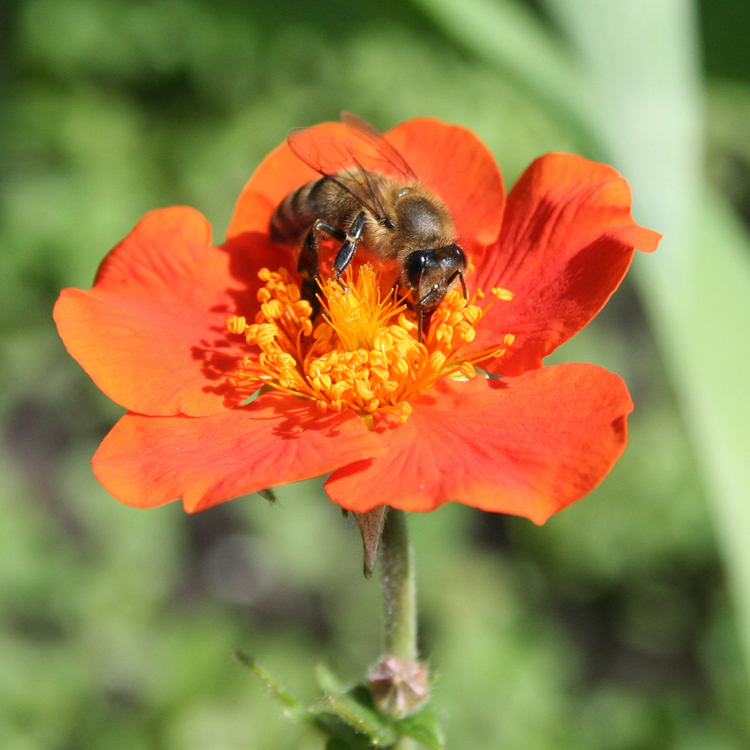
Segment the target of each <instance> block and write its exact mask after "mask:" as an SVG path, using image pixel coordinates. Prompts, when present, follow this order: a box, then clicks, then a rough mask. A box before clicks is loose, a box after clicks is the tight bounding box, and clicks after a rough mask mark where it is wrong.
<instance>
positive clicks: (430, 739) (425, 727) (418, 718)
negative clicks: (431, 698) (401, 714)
mask: <svg viewBox="0 0 750 750" xmlns="http://www.w3.org/2000/svg"><path fill="white" fill-rule="evenodd" d="M394 726H395V727H396V729H397V730H398V731H399V732H401V734H403V735H406V736H407V737H411V738H412V739H413V740H416V741H417V742H420V743H421V744H423V745H424V746H425V747H428V748H430V750H443V748H444V747H445V736H444V735H443V729H442V727H441V726H440V723H439V722H438V717H437V714H436V713H435V710H434V709H432V708H429V707H428V708H423V709H422V710H421V711H419V712H418V713H416V714H414V715H413V716H407V717H406V718H405V719H400V720H399V721H397V722H394Z"/></svg>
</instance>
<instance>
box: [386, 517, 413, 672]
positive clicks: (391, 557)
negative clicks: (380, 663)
mask: <svg viewBox="0 0 750 750" xmlns="http://www.w3.org/2000/svg"><path fill="white" fill-rule="evenodd" d="M380 554H381V560H382V566H383V594H384V598H385V653H386V654H389V655H392V656H398V657H399V658H400V659H408V660H409V661H416V659H417V587H416V579H415V575H414V553H413V550H412V546H411V544H410V543H409V533H408V530H407V528H406V513H404V511H402V510H396V509H395V508H389V509H388V512H387V514H386V517H385V524H384V526H383V536H382V539H381V542H380Z"/></svg>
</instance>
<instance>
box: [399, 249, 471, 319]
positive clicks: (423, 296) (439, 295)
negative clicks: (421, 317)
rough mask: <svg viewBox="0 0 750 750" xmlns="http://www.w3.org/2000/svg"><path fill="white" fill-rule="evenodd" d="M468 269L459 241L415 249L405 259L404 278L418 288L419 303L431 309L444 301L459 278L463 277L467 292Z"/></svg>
mask: <svg viewBox="0 0 750 750" xmlns="http://www.w3.org/2000/svg"><path fill="white" fill-rule="evenodd" d="M465 270H466V256H465V255H464V252H463V250H461V248H460V247H459V246H458V245H453V244H451V245H445V246H444V247H437V248H434V249H433V250H415V251H414V252H413V253H410V254H409V255H407V256H406V260H405V261H404V270H403V281H404V284H405V285H406V286H407V287H408V288H409V289H411V290H412V291H413V292H414V297H415V298H416V301H417V304H418V305H419V307H420V308H421V309H422V310H424V311H425V312H429V311H430V310H434V309H435V308H436V307H437V306H438V305H439V304H440V303H441V302H442V301H443V297H445V295H446V293H447V292H448V290H449V289H450V288H451V286H452V285H453V283H454V282H455V281H456V280H457V279H459V280H460V281H461V285H462V287H463V289H464V296H465V295H466V285H465V284H464V279H463V274H464V271H465Z"/></svg>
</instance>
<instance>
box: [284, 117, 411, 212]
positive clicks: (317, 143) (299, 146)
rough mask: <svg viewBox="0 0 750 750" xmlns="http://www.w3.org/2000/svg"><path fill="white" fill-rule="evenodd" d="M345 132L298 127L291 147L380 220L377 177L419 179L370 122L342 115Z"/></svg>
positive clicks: (293, 134)
mask: <svg viewBox="0 0 750 750" xmlns="http://www.w3.org/2000/svg"><path fill="white" fill-rule="evenodd" d="M341 120H342V122H343V123H344V125H345V126H346V130H342V131H339V132H336V131H331V130H327V129H325V128H318V127H313V128H299V129H297V130H292V131H291V132H290V133H289V135H288V136H287V142H288V143H289V148H291V149H292V151H293V152H294V154H295V155H296V156H298V157H299V158H300V159H301V160H302V161H303V162H305V164H307V165H308V166H309V167H312V168H313V169H314V170H315V171H316V172H320V174H322V175H323V176H324V177H327V178H328V179H330V180H332V181H333V182H335V183H336V184H338V185H339V186H340V187H342V188H343V189H344V190H346V191H347V192H348V193H349V194H350V195H352V196H353V197H354V198H356V199H357V200H358V201H359V202H360V203H361V204H362V205H363V206H365V207H366V208H368V209H369V210H370V211H371V212H372V213H373V214H375V216H377V217H378V218H385V217H386V216H387V212H386V209H385V206H384V205H383V202H382V199H381V197H380V190H379V186H378V178H377V176H378V175H382V176H384V177H394V178H396V179H398V180H401V181H403V182H407V183H410V182H413V181H416V180H417V177H416V175H415V174H414V172H412V170H411V168H410V167H409V165H408V164H407V163H406V160H405V159H404V158H403V156H401V154H399V152H398V151H396V149H395V148H393V146H391V144H390V143H388V141H386V140H385V138H383V136H382V135H381V134H380V133H379V132H378V131H377V130H375V128H374V127H373V126H372V125H370V124H369V123H367V122H365V121H364V120H362V119H361V118H359V117H356V116H355V115H352V114H349V113H348V112H343V113H342V114H341Z"/></svg>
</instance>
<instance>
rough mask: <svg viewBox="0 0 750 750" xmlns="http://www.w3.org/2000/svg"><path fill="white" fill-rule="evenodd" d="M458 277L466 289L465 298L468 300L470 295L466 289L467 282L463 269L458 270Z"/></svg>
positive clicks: (462, 287) (462, 286)
mask: <svg viewBox="0 0 750 750" xmlns="http://www.w3.org/2000/svg"><path fill="white" fill-rule="evenodd" d="M458 279H459V281H460V282H461V289H463V290H464V299H465V300H467V301H468V299H469V295H468V293H467V291H466V282H465V281H464V275H463V273H462V272H461V271H459V272H458Z"/></svg>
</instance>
